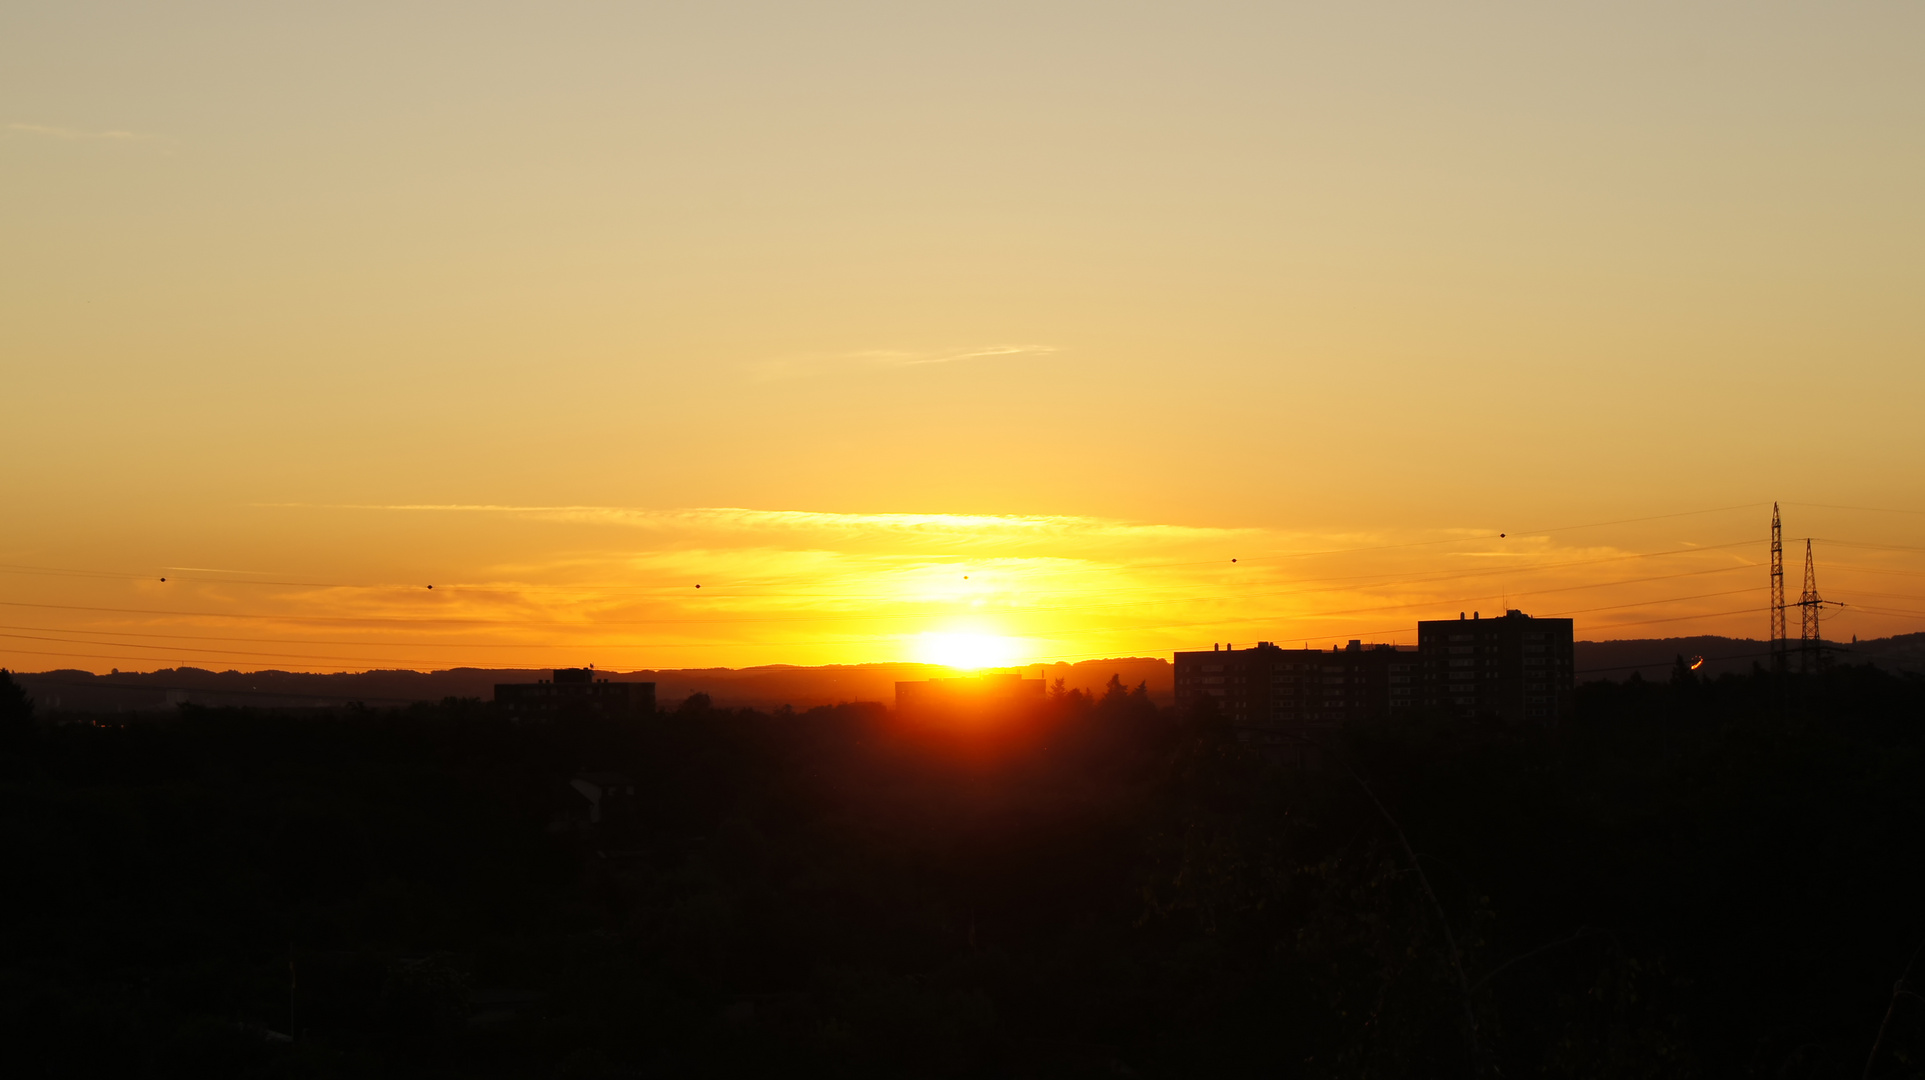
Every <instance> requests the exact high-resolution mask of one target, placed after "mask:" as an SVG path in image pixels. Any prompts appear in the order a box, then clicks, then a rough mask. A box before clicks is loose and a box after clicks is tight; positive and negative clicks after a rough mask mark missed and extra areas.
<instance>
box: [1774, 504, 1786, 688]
mask: <svg viewBox="0 0 1925 1080" xmlns="http://www.w3.org/2000/svg"><path fill="white" fill-rule="evenodd" d="M1771 670H1773V671H1778V672H1782V671H1784V670H1785V540H1784V533H1783V528H1782V527H1781V526H1780V525H1779V523H1778V504H1777V503H1772V504H1771Z"/></svg>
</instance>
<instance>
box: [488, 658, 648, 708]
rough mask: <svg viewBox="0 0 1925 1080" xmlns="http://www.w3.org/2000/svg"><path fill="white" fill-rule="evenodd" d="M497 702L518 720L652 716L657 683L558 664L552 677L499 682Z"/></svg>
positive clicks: (497, 704)
mask: <svg viewBox="0 0 1925 1080" xmlns="http://www.w3.org/2000/svg"><path fill="white" fill-rule="evenodd" d="M495 705H496V707H498V708H500V709H501V710H502V711H504V712H505V713H507V714H508V715H509V716H510V717H513V718H514V719H517V720H553V719H556V718H558V717H570V718H576V717H622V718H631V717H642V716H651V715H653V714H654V712H655V684H654V683H652V682H610V681H609V680H607V679H598V678H596V677H595V671H594V669H593V668H556V669H555V677H554V678H553V679H542V680H539V681H537V682H531V683H496V684H495Z"/></svg>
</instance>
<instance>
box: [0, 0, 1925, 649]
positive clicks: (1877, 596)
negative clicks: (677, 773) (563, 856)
mask: <svg viewBox="0 0 1925 1080" xmlns="http://www.w3.org/2000/svg"><path fill="white" fill-rule="evenodd" d="M1922 34H1925V9H1920V8H1918V7H1916V6H1914V5H1898V4H1881V5H1860V6H1857V7H1854V8H1851V9H1846V10H1821V9H1817V8H1813V7H1809V6H1804V5H1771V4H1764V5H1745V6H1743V7H1742V8H1739V7H1728V6H1711V5H1687V6H1680V5H1623V4H1613V5H1602V4H1599V5H1557V6H1555V10H1550V9H1546V8H1545V7H1544V6H1542V5H1523V4H1475V5H1453V6H1450V7H1449V8H1448V9H1446V8H1441V7H1436V6H1432V5H1416V4H1390V5H1382V4H1358V5H1343V6H1341V8H1330V9H1318V8H1309V7H1303V8H1291V7H1287V6H1284V5H1245V4H1185V5H1163V6H1136V7H1132V8H1129V9H1127V10H1124V9H1119V8H1117V7H1116V6H1115V5H1093V4H1052V3H1026V4H1021V5H1015V4H993V3H985V4H972V5H953V6H950V7H947V8H939V7H933V6H914V7H912V6H908V5H899V4H891V5H884V4H822V5H806V6H803V5H783V4H772V3H738V4H715V5H699V6H697V5H683V6H680V7H676V6H671V5H652V6H648V7H647V8H646V9H642V8H635V7H630V6H617V5H567V4H564V5H552V6H551V5H544V6H542V7H540V8H532V7H527V6H510V5H493V4H463V5H459V6H455V5H408V6H397V5H355V4H335V5H311V6H306V7H301V6H278V7H275V8H273V9H272V10H269V9H264V8H260V7H258V6H255V5H239V4H234V5H221V4H210V5H200V6H194V7H188V8H178V9H168V10H161V9H128V8H125V7H124V6H121V5H89V4H84V3H77V4H60V5H53V4H17V5H9V6H8V7H7V8H6V9H5V10H4V11H0V110H4V111H3V112H0V196H4V198H0V385H4V386H5V388H6V391H7V392H6V394H5V398H4V406H5V409H6V414H5V415H6V420H5V423H4V424H0V496H3V497H4V501H5V507H6V509H5V511H4V524H5V528H4V529H0V564H4V566H0V570H4V571H5V572H0V603H4V605H6V606H4V607H0V614H4V616H5V617H4V618H0V624H4V628H0V635H6V636H0V664H4V665H7V666H10V667H15V668H21V669H26V670H40V669H45V668H50V667H56V666H72V667H82V668H90V669H93V670H98V671H105V670H107V669H109V668H110V667H120V668H122V669H129V668H153V667H171V666H174V665H176V664H181V663H186V664H192V665H195V666H200V667H240V668H250V667H279V668H316V669H330V670H332V669H341V668H362V667H371V666H447V665H450V664H456V663H461V664H482V663H485V664H503V665H507V664H515V665H528V666H538V665H545V664H548V663H551V662H556V663H561V662H566V663H586V662H590V661H593V662H595V663H597V664H599V665H601V666H605V667H618V668H624V669H627V668H638V667H663V666H694V665H710V664H717V665H729V666H742V665H748V664H756V663H771V662H787V663H825V662H851V661H860V660H872V659H873V660H881V659H941V658H943V657H944V656H945V655H953V654H955V653H957V652H958V651H961V652H971V651H972V650H973V651H974V653H975V654H978V655H979V656H980V657H981V658H984V659H997V660H1002V659H1007V660H1012V661H1015V660H1031V659H1048V658H1059V657H1060V658H1065V659H1074V658H1079V657H1086V656H1099V655H1119V654H1134V655H1159V654H1164V653H1167V652H1168V651H1169V650H1171V649H1173V648H1179V647H1195V646H1197V645H1202V646H1203V647H1208V645H1209V643H1210V642H1212V641H1224V640H1230V641H1254V640H1257V639H1270V640H1279V641H1283V642H1286V643H1288V642H1298V643H1301V642H1304V641H1309V642H1310V643H1312V644H1325V645H1327V644H1329V643H1330V642H1331V641H1335V640H1343V639H1344V638H1346V637H1351V636H1362V637H1371V638H1377V639H1379V640H1395V639H1398V638H1399V635H1401V636H1402V640H1406V641H1408V640H1410V639H1411V630H1410V629H1409V628H1410V627H1413V626H1414V625H1415V622H1416V620H1417V619H1418V618H1420V617H1440V616H1454V615H1455V613H1456V612H1457V611H1458V610H1460V609H1476V610H1485V611H1492V610H1498V609H1500V608H1502V607H1503V606H1505V605H1506V604H1507V603H1508V604H1509V606H1515V607H1522V608H1524V609H1525V610H1527V611H1531V612H1533V613H1537V614H1551V613H1558V612H1571V613H1574V615H1573V617H1574V618H1576V619H1578V625H1579V634H1580V636H1581V637H1621V636H1647V635H1651V636H1660V635H1665V634H1683V633H1700V632H1715V633H1729V634H1741V635H1742V634H1749V635H1754V636H1755V635H1758V634H1761V633H1762V632H1763V626H1764V617H1763V614H1762V607H1763V604H1764V593H1763V582H1764V577H1763V574H1764V572H1763V570H1762V569H1761V568H1759V567H1756V566H1753V567H1751V568H1746V564H1756V563H1762V561H1763V559H1764V557H1765V549H1764V538H1765V535H1766V532H1767V527H1768V522H1769V504H1770V502H1771V500H1773V499H1781V500H1785V502H1786V532H1787V535H1789V536H1792V537H1804V536H1807V535H1811V536H1817V537H1819V538H1821V539H1820V541H1819V543H1818V551H1819V558H1820V565H1821V585H1822V586H1823V591H1824V592H1825V593H1826V594H1827V595H1830V596H1833V597H1834V598H1837V599H1842V600H1845V601H1846V602H1847V603H1848V604H1850V605H1852V606H1849V607H1847V608H1845V609H1844V610H1843V612H1842V613H1841V614H1839V615H1837V616H1835V617H1834V619H1833V620H1832V622H1831V623H1830V624H1829V626H1830V633H1831V634H1833V635H1834V636H1837V637H1847V636H1849V635H1850V634H1852V633H1858V634H1861V635H1866V636H1882V635H1884V634H1889V633H1893V632H1905V631H1914V630H1918V629H1921V628H1925V551H1921V550H1919V549H1922V548H1925V529H1921V528H1920V525H1921V523H1925V514H1921V513H1919V511H1925V469H1922V468H1921V465H1925V426H1922V425H1920V424H1919V422H1918V419H1917V413H1918V405H1917V402H1918V401H1920V400H1921V399H1925V321H1922V319H1925V315H1922V311H1925V309H1921V306H1920V304H1919V302H1918V297H1919V296H1920V295H1925V289H1922V288H1921V286H1925V268H1922V267H1921V261H1920V258H1919V253H1920V252H1921V251H1925V204H1921V201H1920V200H1919V199H1918V198H1917V192H1919V191H1921V190H1925V70H1922V69H1921V66H1920V65H1918V64H1917V63H1916V62H1915V59H1916V58H1915V55H1914V53H1915V43H1916V42H1917V41H1919V40H1921V39H1922ZM1850 507H1856V508H1859V509H1845V508H1850ZM718 508H735V509H718ZM1674 515H1675V516H1674ZM1630 519H1650V520H1630ZM1572 526H1588V527H1586V528H1570V527H1572ZM1551 530H1556V531H1551ZM1499 532H1502V533H1506V534H1507V535H1506V536H1505V537H1503V538H1502V539H1499V538H1497V537H1496V536H1495V534H1496V533H1499ZM1863 545H1876V546H1863ZM1319 552H1322V553H1325V554H1316V553H1319ZM1801 556H1802V548H1799V549H1798V550H1797V551H1796V552H1795V553H1794V555H1793V558H1792V562H1793V566H1792V576H1793V579H1794V580H1793V583H1792V588H1793V589H1794V591H1795V589H1796V587H1797V582H1796V575H1797V572H1798V569H1799V566H1798V562H1799V560H1800V558H1801ZM1232 558H1235V559H1237V560H1238V562H1236V563H1235V564H1232V563H1231V562H1230V560H1231V559H1232ZM182 567H189V568H201V569H179V568H182ZM964 575H968V577H967V580H964ZM162 576H166V577H167V578H168V581H167V582H166V583H165V584H163V583H161V582H160V580H159V579H160V578H161V577H162ZM430 583H432V584H434V585H435V586H436V588H435V589H434V590H433V591H432V592H430V591H429V590H428V589H427V588H426V587H425V586H426V585H428V584H430ZM696 584H701V585H702V586H703V588H702V589H701V590H700V592H699V593H698V592H697V590H696V589H695V588H694V586H695V585H696ZM1747 588H1748V589H1750V590H1751V591H1750V592H1745V591H1743V590H1745V589H1747ZM972 635H976V636H981V637H984V638H988V639H991V642H990V644H989V645H985V644H984V643H983V642H981V641H975V640H974V638H972ZM972 641H973V642H974V643H973V644H971V642H972ZM991 646H993V647H991Z"/></svg>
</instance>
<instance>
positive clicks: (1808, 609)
mask: <svg viewBox="0 0 1925 1080" xmlns="http://www.w3.org/2000/svg"><path fill="white" fill-rule="evenodd" d="M1826 604H1830V605H1832V606H1833V607H1844V606H1845V605H1843V604H1841V603H1839V602H1838V601H1836V600H1824V599H1821V598H1820V597H1819V596H1818V571H1817V568H1816V567H1815V566H1814V565H1813V564H1812V561H1811V539H1810V538H1809V537H1807V538H1806V539H1805V591H1804V592H1802V593H1800V594H1799V596H1798V607H1799V610H1800V612H1801V614H1802V615H1803V618H1802V620H1801V622H1802V623H1803V626H1802V628H1801V629H1802V631H1803V632H1802V633H1800V634H1799V640H1798V670H1799V671H1813V670H1816V669H1817V667H1818V666H1819V661H1821V660H1822V659H1823V657H1821V656H1820V655H1819V654H1818V651H1819V650H1820V649H1821V648H1823V647H1824V645H1823V638H1822V637H1820V635H1819V631H1818V614H1819V609H1820V608H1823V607H1824V606H1825V605H1826Z"/></svg>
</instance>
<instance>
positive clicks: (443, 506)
mask: <svg viewBox="0 0 1925 1080" xmlns="http://www.w3.org/2000/svg"><path fill="white" fill-rule="evenodd" d="M255 505H257V506H261V507H264V508H265V507H282V508H289V509H296V508H301V509H317V510H380V511H391V512H393V511H400V512H415V513H444V514H445V513H467V514H500V515H505V516H513V517H522V518H531V519H535V520H542V521H557V522H569V523H577V524H594V525H623V526H629V527H632V528H640V529H650V530H655V531H661V532H678V531H685V532H689V533H699V534H714V533H745V534H752V535H757V536H760V535H766V534H768V533H769V532H771V531H790V532H810V533H835V534H841V535H845V536H851V535H864V534H867V535H891V536H896V537H913V538H917V539H923V540H930V541H951V542H953V541H956V540H977V539H989V538H1002V539H1013V538H1037V539H1044V538H1052V537H1081V538H1096V537H1104V538H1119V539H1121V538H1130V539H1137V540H1142V539H1149V538H1158V539H1166V540H1200V539H1214V538H1221V537H1229V536H1237V535H1245V534H1250V533H1252V532H1254V531H1255V530H1250V529H1228V528H1214V527H1208V526H1195V525H1166V524H1156V523H1145V522H1132V521H1119V520H1114V519H1110V518H1097V517H1083V516H1075V515H1067V514H848V513H834V512H831V511H823V510H751V509H746V508H742V507H728V506H722V507H690V508H686V509H674V510H652V509H642V508H638V507H624V506H513V505H505V504H496V503H350V504H313V503H257V504H255Z"/></svg>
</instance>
